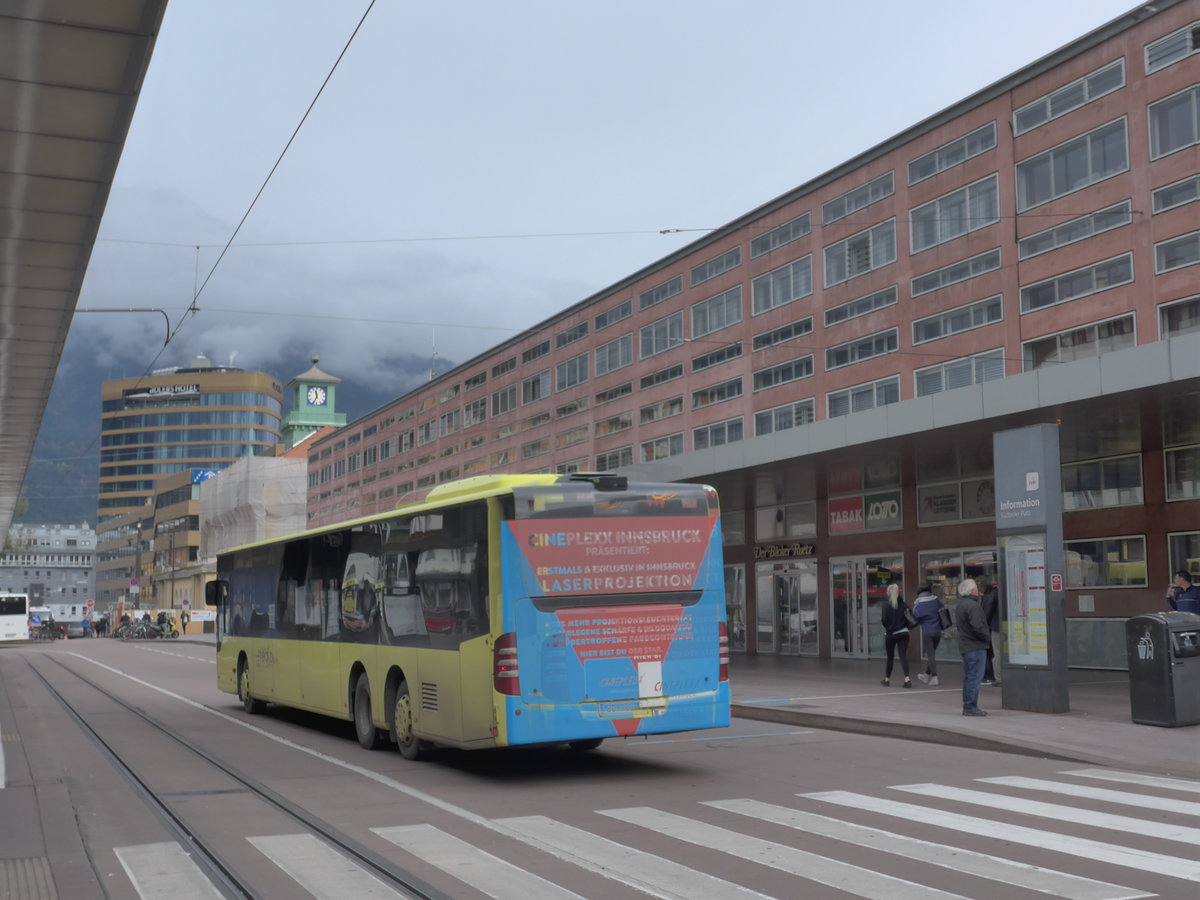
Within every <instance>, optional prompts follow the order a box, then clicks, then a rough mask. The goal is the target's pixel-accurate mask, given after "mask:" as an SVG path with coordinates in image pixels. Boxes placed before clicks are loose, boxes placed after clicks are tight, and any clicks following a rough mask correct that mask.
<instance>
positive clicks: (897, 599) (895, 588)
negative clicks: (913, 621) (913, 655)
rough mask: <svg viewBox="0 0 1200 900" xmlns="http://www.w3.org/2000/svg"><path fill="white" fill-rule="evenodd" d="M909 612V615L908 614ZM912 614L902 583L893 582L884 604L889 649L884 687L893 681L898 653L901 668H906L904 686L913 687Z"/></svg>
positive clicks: (884, 619)
mask: <svg viewBox="0 0 1200 900" xmlns="http://www.w3.org/2000/svg"><path fill="white" fill-rule="evenodd" d="M906 613H907V615H906ZM910 615H912V612H911V611H910V610H909V608H908V605H907V604H906V603H905V602H904V598H903V597H901V596H900V585H898V584H895V583H892V584H889V585H888V588H887V601H886V602H885V603H884V604H883V630H884V631H885V632H886V633H887V637H886V638H885V639H884V647H885V649H886V650H887V670H886V671H885V672H884V675H883V681H881V682H879V683H880V684H882V685H883V686H884V687H887V686H888V685H889V684H891V683H892V663H893V662H894V661H895V656H896V654H897V653H899V654H900V668H901V669H903V670H904V686H905V687H906V688H910V687H912V679H911V678H909V676H908V634H909V624H908V616H910Z"/></svg>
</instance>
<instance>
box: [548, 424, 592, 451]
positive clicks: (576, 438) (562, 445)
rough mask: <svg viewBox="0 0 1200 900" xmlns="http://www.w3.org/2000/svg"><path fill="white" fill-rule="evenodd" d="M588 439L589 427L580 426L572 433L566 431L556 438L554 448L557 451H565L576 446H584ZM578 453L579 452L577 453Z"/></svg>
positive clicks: (573, 429) (572, 430) (571, 431)
mask: <svg viewBox="0 0 1200 900" xmlns="http://www.w3.org/2000/svg"><path fill="white" fill-rule="evenodd" d="M587 439H588V427H587V426H586V425H580V426H579V427H578V428H572V429H571V430H570V431H564V432H562V433H561V434H559V435H556V436H555V438H554V447H555V449H557V450H565V449H566V448H567V447H574V446H575V445H576V444H582V443H584V442H585V441H586V440H587ZM576 452H578V451H576Z"/></svg>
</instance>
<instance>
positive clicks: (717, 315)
mask: <svg viewBox="0 0 1200 900" xmlns="http://www.w3.org/2000/svg"><path fill="white" fill-rule="evenodd" d="M740 321H742V286H741V285H740V284H739V285H737V286H735V287H731V288H730V289H729V290H727V291H724V292H722V293H720V294H717V295H716V296H715V297H709V298H708V299H707V300H701V301H700V302H699V303H697V304H695V305H694V306H692V339H693V340H694V339H695V338H698V337H703V336H704V335H706V334H712V333H713V332H714V331H720V330H721V329H722V328H728V327H729V326H730V325H736V324H737V323H738V322H740Z"/></svg>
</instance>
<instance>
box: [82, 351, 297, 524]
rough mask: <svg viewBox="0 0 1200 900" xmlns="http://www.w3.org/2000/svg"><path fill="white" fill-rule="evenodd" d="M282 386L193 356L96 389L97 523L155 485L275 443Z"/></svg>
mask: <svg viewBox="0 0 1200 900" xmlns="http://www.w3.org/2000/svg"><path fill="white" fill-rule="evenodd" d="M282 417H283V386H282V385H281V384H280V383H279V380H278V379H276V378H275V377H273V376H271V375H267V374H265V373H262V372H248V371H246V370H244V369H237V368H233V367H231V366H214V365H211V364H210V363H209V362H208V360H206V359H204V358H202V357H201V358H197V359H195V360H193V361H192V364H191V365H190V366H187V367H175V368H170V369H160V370H157V371H155V372H154V373H153V374H152V375H148V376H144V377H141V378H123V379H118V380H115V381H106V382H104V384H103V386H102V387H101V415H100V489H99V509H98V511H97V516H98V520H99V521H104V520H106V519H111V518H113V517H114V516H120V515H124V514H126V513H130V512H136V511H138V510H140V509H141V508H142V506H143V504H144V503H145V502H146V501H147V499H149V498H152V497H153V496H154V494H155V489H156V485H157V483H158V482H159V481H160V480H161V479H162V478H165V477H167V476H170V475H175V474H178V473H180V472H184V471H187V470H198V471H204V472H207V471H219V470H221V469H224V468H226V467H227V466H229V465H232V464H233V463H235V462H237V461H238V460H239V459H241V458H243V457H245V456H257V455H260V454H262V453H265V452H267V451H270V450H273V449H274V448H275V446H276V445H277V444H279V443H280V424H281V421H282Z"/></svg>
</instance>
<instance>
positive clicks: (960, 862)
mask: <svg viewBox="0 0 1200 900" xmlns="http://www.w3.org/2000/svg"><path fill="white" fill-rule="evenodd" d="M1098 782H1099V784H1097V783H1098ZM1113 785H1117V786H1119V787H1114V786H1113ZM1197 793H1200V782H1194V781H1187V780H1182V779H1173V778H1166V777H1162V776H1156V775H1147V774H1141V773H1123V772H1117V771H1111V770H1106V769H1074V770H1065V771H1063V772H1060V773H1059V775H1058V777H1057V778H1054V779H1048V778H1026V777H1023V776H996V777H988V778H979V779H974V780H973V784H966V783H963V784H959V785H947V784H932V783H926V784H897V785H891V786H889V787H888V788H886V789H885V790H884V791H877V792H873V793H871V794H862V793H856V792H853V791H845V790H829V791H817V792H802V793H798V794H795V795H792V796H790V797H777V798H773V800H775V801H776V802H765V801H762V800H754V799H748V798H733V799H725V800H697V801H696V802H695V807H694V810H693V809H687V808H685V809H684V814H681V813H680V812H679V811H666V810H662V809H655V808H652V807H647V806H639V807H625V808H619V809H597V810H593V812H594V813H595V814H597V815H598V816H600V817H602V818H601V820H602V821H607V822H611V823H613V825H614V827H613V828H612V829H611V830H608V829H605V828H603V827H596V828H593V829H592V830H587V829H584V828H580V827H578V826H577V825H573V824H569V823H567V822H564V821H558V820H555V819H552V818H549V817H546V816H541V815H529V816H514V817H505V818H497V819H493V820H488V821H490V822H491V823H492V824H494V825H495V826H497V828H498V829H499V830H500V831H502V832H503V833H504V834H506V835H508V836H510V837H511V838H513V839H515V840H516V841H518V842H520V843H521V844H523V845H525V848H526V850H528V849H530V848H532V849H534V850H536V851H540V852H542V853H545V854H548V855H549V856H551V857H554V858H555V859H556V860H558V861H560V862H563V863H567V864H569V865H570V866H574V867H578V868H579V869H582V870H584V871H586V872H589V873H591V874H592V875H593V876H595V875H598V876H601V877H602V878H604V879H606V880H607V881H608V882H615V883H617V884H619V885H622V886H623V894H624V895H634V896H636V895H639V894H641V895H648V896H651V897H660V898H688V900H703V898H713V900H725V898H761V897H773V896H775V897H778V896H780V892H779V890H778V885H779V883H780V882H779V874H778V873H783V874H784V875H786V876H789V877H792V878H795V879H797V880H798V881H797V884H798V885H804V884H807V887H805V888H804V891H803V892H811V891H812V890H813V889H815V886H825V887H828V888H833V889H836V890H838V891H841V892H843V893H844V894H846V895H849V896H857V897H864V898H877V900H885V898H886V900H949V898H958V897H963V896H968V897H969V896H971V895H972V890H971V888H970V885H971V884H972V883H973V882H970V881H964V879H963V878H962V877H961V876H968V877H969V878H973V879H980V880H982V881H983V882H988V883H990V888H989V889H990V890H991V891H992V892H993V894H995V893H996V892H999V893H1000V894H1003V893H1004V891H1005V890H1006V889H1019V890H1025V891H1033V892H1037V893H1039V894H1042V895H1045V896H1052V897H1062V898H1067V900H1133V898H1138V897H1153V896H1159V895H1161V896H1193V895H1194V892H1195V890H1196V885H1197V883H1200V827H1196V826H1195V825H1193V824H1192V823H1191V822H1190V821H1188V819H1187V817H1196V818H1200V802H1197V801H1196V800H1192V799H1189V795H1191V796H1194V795H1195V794H1197ZM1045 797H1049V798H1051V799H1049V800H1048V799H1043V798H1045ZM910 798H911V799H910ZM916 798H919V800H917V799H916ZM1063 800H1066V801H1068V802H1055V801H1063ZM914 801H915V802H914ZM1069 801H1077V802H1080V803H1082V804H1084V805H1081V806H1073V805H1071V804H1070V802H1069ZM1110 805H1111V807H1113V808H1114V809H1115V810H1121V811H1109V810H1107V809H1102V808H1101V807H1108V806H1110ZM975 807H982V808H983V810H984V812H981V813H979V814H978V815H976V814H971V813H964V812H961V811H957V810H961V809H963V808H967V809H973V808H975ZM1136 809H1141V810H1142V811H1143V813H1144V814H1143V815H1141V816H1138V815H1133V814H1130V813H1132V812H1134V811H1135V810H1136ZM1149 811H1153V813H1154V814H1149ZM1006 813H1007V814H1011V815H1009V816H1008V820H1007V821H1006V820H1003V819H1001V818H999V817H998V816H1000V815H1003V814H1006ZM1164 814H1166V815H1164ZM855 815H858V816H859V817H860V818H862V817H864V816H869V818H870V821H871V824H869V825H866V824H862V823H861V822H855V821H853V819H854V816H855ZM840 816H845V818H841V817H840ZM1012 819H1019V820H1020V823H1018V822H1016V821H1012ZM714 820H715V821H714ZM1026 822H1027V823H1026ZM731 823H732V824H731ZM1056 823H1062V825H1066V826H1068V827H1065V828H1061V829H1060V828H1059V827H1057V826H1056ZM1197 824H1198V825H1200V823H1197ZM739 826H743V827H739ZM780 826H782V827H780ZM785 829H786V830H785ZM1092 829H1095V830H1096V833H1094V834H1092V835H1091V836H1087V835H1088V833H1089V832H1090V831H1091V830H1092ZM914 830H918V831H919V833H920V836H915V835H914V834H913V832H914ZM372 831H373V832H374V834H375V835H377V836H378V837H379V838H382V839H383V840H384V841H386V842H388V843H389V844H390V845H392V846H394V847H395V848H398V850H399V851H402V852H401V853H399V854H398V855H396V856H395V857H394V861H395V862H396V863H397V864H398V865H401V866H411V865H412V864H414V863H415V862H416V860H420V861H421V864H422V865H425V866H432V867H434V868H436V869H437V870H439V871H441V872H442V873H444V874H445V875H446V876H449V878H450V879H453V881H448V882H447V883H448V884H449V885H454V884H459V885H466V886H469V887H470V888H472V889H473V890H474V891H476V892H478V894H480V895H483V896H487V897H492V898H495V900H566V898H577V897H580V896H581V895H580V894H579V893H576V892H575V891H574V890H572V886H571V885H569V884H561V883H556V882H555V881H554V880H552V879H551V878H548V877H546V875H545V873H539V872H537V871H531V870H530V869H529V868H528V864H529V859H530V855H529V854H528V852H522V853H521V854H519V855H520V858H521V859H523V860H524V861H525V863H526V867H524V868H523V867H522V866H519V865H516V864H514V863H513V862H510V861H508V860H506V859H502V858H501V857H499V856H497V855H496V854H495V847H494V846H493V847H492V851H493V852H488V851H485V850H483V849H481V848H479V847H476V846H473V845H472V844H470V843H468V842H467V841H465V840H463V839H462V838H460V837H458V836H455V835H453V834H450V833H449V832H448V831H446V830H444V829H441V828H437V827H434V826H432V825H427V824H417V825H397V826H389V827H380V828H374V829H372ZM1113 832H1116V833H1117V834H1119V835H1120V836H1121V840H1120V843H1114V842H1113V834H1112V833H1113ZM762 834H768V835H770V839H768V838H767V837H762V836H759V835H762ZM964 834H967V835H972V836H975V838H976V840H974V841H973V842H972V843H973V844H974V845H982V844H987V846H988V849H987V851H986V852H985V851H983V850H977V849H966V848H964V847H963V846H961V843H962V842H961V841H960V840H959V837H960V836H961V835H964ZM788 835H792V836H793V837H794V839H786V838H787V836H788ZM641 837H645V838H646V840H644V841H643V840H641V839H640V838H641ZM781 838H785V839H783V840H781ZM981 838H982V840H980V839H981ZM664 839H665V840H664ZM247 840H248V841H249V842H250V844H251V845H252V846H253V847H254V849H255V850H257V851H258V852H259V853H260V854H262V855H263V857H265V858H266V859H268V860H270V861H271V862H273V863H274V864H275V865H276V866H278V867H279V869H280V870H282V871H283V872H285V873H287V875H288V876H290V877H291V878H292V879H293V880H294V881H295V882H296V885H297V891H298V896H304V895H308V896H313V897H318V898H330V900H333V898H343V897H347V896H353V897H364V898H393V897H397V898H398V897H402V896H403V895H402V894H400V893H397V892H396V891H395V890H394V889H392V888H391V887H390V886H388V885H386V884H384V883H383V882H382V881H380V880H379V879H378V878H376V877H375V876H374V875H372V874H370V873H368V872H366V871H364V870H362V869H361V868H359V867H358V866H357V865H356V864H355V863H353V862H352V861H350V860H349V859H348V858H346V857H344V856H343V855H342V854H341V853H339V852H338V851H337V850H336V849H333V848H331V847H329V846H327V845H326V844H324V843H322V842H321V841H320V840H318V839H317V838H315V837H314V836H312V835H310V834H303V833H302V834H281V835H261V836H252V837H249V838H247ZM672 842H675V843H672ZM831 842H834V843H831ZM680 844H683V845H690V846H691V847H693V848H700V849H701V850H703V851H705V856H704V857H703V858H704V859H705V860H706V862H705V868H706V870H704V871H702V870H700V869H697V868H694V867H692V866H690V865H687V864H685V863H683V862H680V861H679V860H678V859H672V858H668V856H667V855H664V854H663V853H662V852H661V850H662V847H663V846H664V845H665V846H670V847H675V846H678V845H680ZM831 846H832V847H835V848H837V849H838V850H846V851H853V850H855V849H861V848H869V849H870V851H872V852H871V853H867V854H863V853H855V854H853V855H854V856H855V857H856V859H855V861H850V860H849V859H845V858H837V857H836V855H835V853H831V852H830V851H829V848H830V847H831ZM647 847H654V848H655V850H658V851H660V852H652V850H650V849H647ZM1022 848H1027V849H1028V850H1030V851H1032V852H1033V853H1034V854H1035V855H1036V858H1037V859H1038V860H1039V861H1041V862H1040V864H1034V863H1031V862H1027V861H1023V860H1022V859H1020V858H1014V857H1018V856H1020V855H1021V854H1022V852H1023V850H1022ZM1047 851H1048V852H1049V853H1051V854H1054V855H1053V856H1052V857H1050V858H1051V859H1053V862H1054V865H1053V866H1047V865H1046V864H1045V862H1044V861H1045V859H1046V858H1047V857H1046V855H1045V853H1046V852H1047ZM876 852H877V853H882V854H888V855H891V856H895V857H902V858H904V859H906V860H919V861H920V862H921V863H922V864H923V865H928V866H931V867H934V868H936V869H942V870H950V871H951V872H953V873H954V875H955V878H954V879H950V880H945V879H944V880H943V881H942V882H941V883H942V885H943V887H942V888H938V887H934V886H931V885H929V884H922V883H918V882H917V881H916V880H908V879H906V878H904V877H901V876H900V875H897V874H894V873H893V872H891V871H889V866H888V865H887V864H886V863H885V864H880V863H879V862H878V861H877V860H878V857H877V856H874V855H872V854H873V853H876ZM116 855H117V857H118V859H119V860H120V862H121V865H122V867H123V868H124V870H125V871H126V873H127V874H128V875H129V877H130V880H131V881H132V882H133V886H134V889H135V891H136V892H137V894H138V896H140V897H142V898H145V900H158V898H166V897H179V896H189V897H190V896H197V897H201V896H218V894H217V893H216V891H215V888H212V887H211V886H209V885H207V882H206V881H205V876H204V875H203V874H202V873H201V872H200V870H199V868H198V867H197V866H196V864H195V863H194V862H192V860H191V859H190V858H189V857H188V856H187V854H186V853H184V852H183V850H182V848H180V847H179V846H178V845H175V844H170V843H166V844H155V845H138V846H134V847H120V848H116ZM681 855H686V854H681ZM846 855H851V854H850V853H849V852H847V854H846ZM534 858H536V854H535V855H534ZM691 858H692V859H695V855H694V853H693V854H692V857H691ZM864 858H866V859H868V860H876V861H874V862H872V863H870V864H867V863H864V862H863V859H864ZM1080 860H1084V861H1087V862H1089V863H1096V862H1099V863H1104V864H1105V867H1106V868H1105V871H1106V872H1116V873H1117V874H1119V875H1121V876H1122V877H1120V878H1119V879H1114V881H1108V880H1100V879H1097V878H1091V877H1085V876H1084V875H1081V874H1079V873H1078V872H1072V871H1071V868H1072V867H1073V866H1075V867H1078V866H1079V861H1080ZM760 867H761V868H760ZM1093 868H1094V867H1093ZM765 869H769V870H774V872H775V873H776V874H775V875H774V877H773V879H771V878H766V877H764V878H763V879H761V881H760V880H758V879H756V878H755V874H756V873H757V872H760V871H763V870H765ZM554 871H556V872H557V873H558V879H559V881H562V880H563V876H562V872H563V871H564V868H563V866H561V865H559V866H558V867H557V868H555V869H554ZM910 871H911V868H910ZM148 872H152V873H153V876H152V877H147V873H148ZM135 873H136V874H135ZM735 873H736V875H735ZM1152 879H1153V880H1152ZM1164 879H1166V882H1164ZM1118 882H1119V883H1118ZM591 883H594V881H593V882H591ZM1139 883H1140V884H1142V885H1146V884H1148V883H1149V884H1153V885H1156V886H1157V887H1156V888H1154V889H1147V888H1146V887H1144V886H1141V887H1139ZM1164 883H1167V884H1169V885H1177V890H1176V891H1175V892H1172V891H1170V890H1166V889H1164V887H1163V885H1164ZM771 884H773V885H774V886H775V891H774V893H772V892H771V888H770V885H771ZM947 884H951V885H952V887H951V888H950V889H947V888H946V885H947ZM1188 884H1191V888H1189V887H1188ZM443 889H445V890H447V892H448V893H450V894H451V895H453V894H454V893H455V892H454V889H453V887H445V888H443ZM575 889H576V890H579V887H578V885H576V886H575ZM458 890H460V891H461V890H462V888H461V886H460V887H459V888H458ZM956 891H965V892H966V893H965V894H960V893H957V892H956ZM801 892H802V891H801V890H800V889H798V888H797V889H796V890H795V891H794V893H792V894H790V896H797V895H799V894H800V893H801ZM784 896H788V895H784Z"/></svg>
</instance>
